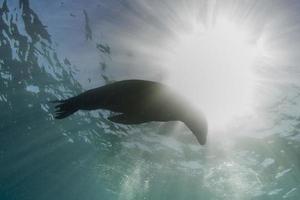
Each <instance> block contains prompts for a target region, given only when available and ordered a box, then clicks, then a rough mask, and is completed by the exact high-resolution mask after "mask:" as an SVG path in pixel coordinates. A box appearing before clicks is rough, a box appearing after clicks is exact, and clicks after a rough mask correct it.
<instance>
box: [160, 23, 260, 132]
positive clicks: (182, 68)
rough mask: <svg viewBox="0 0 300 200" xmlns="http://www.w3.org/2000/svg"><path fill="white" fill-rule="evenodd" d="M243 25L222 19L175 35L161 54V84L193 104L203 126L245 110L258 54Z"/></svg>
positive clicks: (213, 125) (217, 124) (214, 124)
mask: <svg viewBox="0 0 300 200" xmlns="http://www.w3.org/2000/svg"><path fill="white" fill-rule="evenodd" d="M248 39H249V35H247V32H246V31H245V30H244V29H241V28H239V27H238V26H236V25H235V24H234V23H231V22H230V21H227V20H219V21H217V22H216V23H215V25H214V26H212V27H210V28H203V26H199V27H197V26H195V27H194V29H193V30H192V31H190V32H184V33H180V34H179V37H178V38H177V39H176V40H174V41H173V42H172V44H171V45H169V48H170V52H171V53H170V54H169V55H168V56H167V57H166V58H165V61H166V63H165V67H166V70H167V72H168V75H169V76H168V78H167V83H169V85H172V86H174V89H176V90H178V91H179V92H180V93H181V94H182V95H184V96H186V97H187V98H188V99H190V100H191V102H192V103H194V104H195V105H197V107H198V108H200V109H201V110H202V111H203V112H204V114H205V115H206V117H207V120H208V123H209V129H210V130H212V129H213V130H214V129H221V128H224V127H225V126H227V125H228V124H229V123H231V122H232V121H233V119H235V117H237V116H242V115H244V114H245V113H247V112H248V111H249V110H251V101H252V99H253V92H254V83H255V76H254V73H253V72H252V71H253V70H252V67H253V64H254V61H255V58H256V57H257V56H258V55H257V54H258V53H257V52H258V51H257V48H256V44H254V43H251V42H249V40H248Z"/></svg>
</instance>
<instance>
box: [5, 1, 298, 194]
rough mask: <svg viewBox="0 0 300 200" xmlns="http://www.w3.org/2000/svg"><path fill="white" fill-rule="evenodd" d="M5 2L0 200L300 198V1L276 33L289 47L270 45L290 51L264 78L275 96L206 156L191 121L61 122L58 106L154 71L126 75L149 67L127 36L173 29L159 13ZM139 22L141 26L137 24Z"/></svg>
mask: <svg viewBox="0 0 300 200" xmlns="http://www.w3.org/2000/svg"><path fill="white" fill-rule="evenodd" d="M166 2H167V1H166ZM166 2H165V3H166ZM203 2H205V1H203ZM230 2H231V1H230ZM291 2H292V1H291ZM1 3H2V6H1V10H0V15H1V18H0V29H1V31H0V84H1V85H0V110H1V111H0V199H1V200H12V199H17V200H21V199H22V200H27V199H28V200H29V199H36V200H37V199H38V200H40V199H72V200H73V199H88V200H96V199H120V200H123V199H124V200H127V199H128V200H129V199H130V200H131V199H174V200H175V199H176V200H177V199H295V200H296V199H299V198H300V133H299V128H300V126H299V124H300V121H299V116H300V115H299V114H300V110H299V100H300V98H299V88H300V87H299V86H300V83H299V82H298V80H297V76H298V75H299V72H300V68H299V66H298V65H299V64H298V63H297V55H298V54H299V53H298V52H297V50H299V47H300V46H299V45H300V44H297V43H298V40H297V39H299V38H298V37H299V36H298V35H299V32H300V29H299V22H297V20H296V19H299V16H298V15H297V13H296V11H295V10H297V8H298V7H299V6H300V5H299V3H297V2H292V3H293V5H284V3H279V2H277V4H278V5H276V4H275V5H276V6H277V7H278V8H281V10H283V11H282V12H281V13H278V15H279V17H278V19H277V18H276V20H278V21H280V20H282V21H284V20H286V21H284V22H286V23H285V25H284V26H283V25H282V28H284V30H285V31H283V32H279V33H276V34H278V35H279V36H278V35H277V36H276V37H277V39H278V41H279V42H277V43H276V42H275V41H272V40H271V43H272V45H273V46H280V47H282V48H283V49H284V48H286V46H289V48H287V49H288V50H287V51H285V50H282V51H281V52H280V53H282V54H284V55H285V56H286V59H285V60H284V61H282V63H284V64H281V65H282V66H281V65H280V66H279V64H278V66H279V67H278V68H275V70H274V69H270V67H269V68H268V67H266V68H263V67H261V68H260V69H259V71H261V72H260V73H261V74H267V75H266V77H268V81H266V82H264V84H262V85H260V87H261V88H264V89H265V90H264V91H267V92H264V95H268V96H270V98H267V100H265V101H264V103H263V104H262V105H261V106H260V107H259V109H258V110H257V112H256V115H257V116H256V115H255V116H246V117H244V118H241V119H238V120H237V121H238V122H237V123H236V124H235V126H234V127H231V128H228V129H226V130H224V131H223V132H222V133H210V135H209V138H208V139H209V141H208V144H207V145H205V146H200V145H199V144H197V143H196V142H195V140H194V138H193V136H192V135H191V134H190V133H189V131H188V130H187V129H186V128H184V126H183V125H182V124H180V123H173V122H171V123H167V124H162V123H150V124H145V125H141V126H124V125H117V124H113V123H111V122H109V121H108V120H106V117H107V116H108V115H109V113H108V112H100V111H93V112H78V113H77V114H75V115H73V116H71V117H69V118H68V119H65V120H62V121H57V120H54V119H53V115H52V112H53V107H51V105H50V104H49V103H48V101H50V100H53V99H57V98H58V99H61V98H67V97H70V96H72V95H75V94H78V93H80V92H82V91H84V90H85V89H87V88H93V87H96V86H99V85H103V84H105V83H108V82H110V81H113V80H114V78H115V77H119V79H121V78H126V77H128V78H130V77H131V78H132V77H133V76H134V75H135V73H136V74H137V76H138V77H141V76H142V75H141V74H143V73H144V72H145V73H146V72H147V73H148V72H149V71H151V69H148V66H147V63H146V62H145V69H144V68H143V69H136V66H134V67H133V68H125V67H124V68H121V69H119V68H117V67H116V66H117V65H118V64H124V65H125V64H128V65H130V64H132V63H135V62H137V63H140V62H143V61H140V60H139V57H138V56H137V57H135V53H136V54H138V53H137V52H134V53H132V52H131V51H129V52H125V51H126V49H127V46H126V45H125V44H126V43H125V42H122V41H121V40H122V38H121V39H120V38H119V36H120V35H125V36H124V37H125V38H126V37H129V36H130V38H131V40H130V41H132V39H136V40H139V41H140V40H141V38H143V37H142V36H141V35H133V36H131V35H130V34H132V32H131V30H135V28H136V27H139V25H140V24H141V23H144V24H146V26H152V29H154V30H156V29H155V28H157V29H159V30H161V31H164V32H168V31H169V30H167V29H168V27H165V26H164V24H163V22H160V21H159V20H158V18H156V17H155V14H153V13H155V12H156V10H154V11H153V10H151V8H149V7H147V10H148V11H149V9H150V10H151V12H150V13H152V14H153V15H150V14H149V13H148V15H147V12H145V15H146V16H144V15H143V8H144V7H142V6H141V5H143V4H138V3H137V2H134V1H109V2H106V1H97V2H96V1H86V2H85V1H71V0H70V1H51V3H50V1H48V2H46V1H30V4H29V2H28V1H27V0H20V1H2V2H1ZM169 3H170V2H169ZM292 3H291V4H292ZM158 4H159V3H158V2H156V3H154V4H153V6H155V5H156V6H157V5H158ZM263 6H265V7H263V8H264V9H266V8H268V7H269V6H270V5H269V4H268V3H265V4H264V5H263ZM273 6H274V5H273ZM276 6H275V7H276ZM166 7H167V8H168V4H164V6H163V8H166ZM241 7H242V6H241ZM144 9H145V8H144ZM161 9H162V8H161ZM160 11H161V10H159V9H158V10H157V12H160ZM260 11H261V10H258V11H257V12H256V13H257V15H259V16H260V17H262V16H261V15H260V14H261V13H260ZM277 11H278V10H277ZM261 12H262V13H266V11H261ZM278 12H279V11H278ZM286 13H292V14H286ZM129 16H130V17H129ZM137 18H140V19H141V21H142V22H140V21H138V20H137V21H138V22H134V21H132V20H133V19H137ZM266 18H268V17H265V18H263V17H262V19H266ZM126 20H129V21H126ZM273 20H274V19H273ZM146 22H148V23H146ZM287 22H289V23H287ZM135 23H136V24H135ZM272 23H273V26H272V28H273V29H275V28H276V26H279V25H280V23H279V25H278V24H276V23H275V25H274V22H273V21H272ZM272 23H271V24H272ZM153 24H155V25H153ZM270 26H271V25H270ZM116 27H117V28H116ZM287 27H289V28H290V29H287ZM272 28H268V30H270V29H272ZM277 28H278V27H277ZM152 29H151V28H150V29H149V31H150V33H152V34H154V35H153V37H155V33H157V31H153V30H152ZM120 30H123V31H120ZM140 31H141V30H140ZM146 32H147V30H146ZM148 33H149V32H148ZM150 33H149V34H150ZM276 34H275V35H276ZM280 34H281V36H280ZM297 34H298V35H297ZM128 35H129V36H128ZM150 35H151V34H150ZM118 38H119V39H118ZM143 40H145V41H146V43H147V44H148V42H149V41H148V39H147V37H146V36H145V38H144V39H143ZM132 45H134V44H132ZM131 48H132V46H130V45H129V46H128V49H131ZM141 51H142V53H141V54H143V53H145V52H144V50H141ZM124 52H125V53H124ZM295 52H296V53H295ZM148 64H149V65H150V63H149V62H148ZM264 64H265V65H266V66H268V63H264ZM89 66H92V67H91V68H89ZM144 70H145V71H144ZM148 74H149V73H148ZM149 76H150V78H151V77H156V76H159V75H157V72H156V71H155V72H154V73H150V75H149ZM157 79H161V77H159V78H157ZM279 80H285V81H283V82H280V81H279ZM286 80H289V81H286ZM266 88H267V89H266ZM266 119H267V120H266Z"/></svg>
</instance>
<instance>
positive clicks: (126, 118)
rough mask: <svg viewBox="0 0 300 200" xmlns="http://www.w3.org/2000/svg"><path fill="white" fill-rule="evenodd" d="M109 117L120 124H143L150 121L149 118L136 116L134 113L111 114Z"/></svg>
mask: <svg viewBox="0 0 300 200" xmlns="http://www.w3.org/2000/svg"><path fill="white" fill-rule="evenodd" d="M107 119H108V120H110V121H112V122H115V123H119V124H141V123H145V122H148V120H146V119H144V118H142V117H139V116H134V115H126V114H119V115H114V116H110V117H108V118H107Z"/></svg>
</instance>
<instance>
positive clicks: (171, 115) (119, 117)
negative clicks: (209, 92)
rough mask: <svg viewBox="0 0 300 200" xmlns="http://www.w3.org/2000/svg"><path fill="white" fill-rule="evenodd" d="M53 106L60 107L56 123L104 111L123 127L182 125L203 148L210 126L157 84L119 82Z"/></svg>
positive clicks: (189, 107) (110, 118) (200, 114)
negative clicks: (79, 114) (158, 123)
mask: <svg viewBox="0 0 300 200" xmlns="http://www.w3.org/2000/svg"><path fill="white" fill-rule="evenodd" d="M53 102H54V103H58V105H56V106H55V108H56V116H55V118H56V119H63V118H65V117H67V116H69V115H71V114H73V113H74V112H76V111H77V110H95V109H105V110H110V111H113V112H116V113H118V114H116V115H113V116H111V117H108V119H109V120H110V121H112V122H115V123H121V124H141V123H146V122H151V121H161V122H166V121H182V122H183V123H185V125H186V126H187V127H188V128H189V129H190V130H191V131H192V132H193V134H194V135H195V136H196V138H197V140H198V141H199V143H200V144H201V145H204V144H205V143H206V137H207V122H206V119H205V117H204V116H203V114H202V113H201V112H199V111H197V109H195V108H194V107H192V106H191V105H190V104H189V103H187V101H186V100H184V99H183V98H182V97H180V96H179V95H178V94H176V93H174V92H173V91H172V90H171V89H170V88H169V87H168V86H166V85H164V84H161V83H158V82H153V81H146V80H124V81H118V82H114V83H111V84H108V85H105V86H102V87H98V88H95V89H91V90H88V91H86V92H83V93H81V94H79V95H78V96H74V97H71V98H69V99H66V100H56V101H53Z"/></svg>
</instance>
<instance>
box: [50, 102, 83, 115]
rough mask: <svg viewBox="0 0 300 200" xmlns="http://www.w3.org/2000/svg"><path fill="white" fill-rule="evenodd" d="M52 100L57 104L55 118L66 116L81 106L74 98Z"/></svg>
mask: <svg viewBox="0 0 300 200" xmlns="http://www.w3.org/2000/svg"><path fill="white" fill-rule="evenodd" d="M50 102H51V103H55V104H57V105H56V106H55V109H56V110H55V119H63V118H66V117H68V116H69V115H72V114H73V113H74V112H76V111H77V110H79V107H78V106H77V105H76V103H75V102H74V99H73V98H70V99H66V100H55V101H50Z"/></svg>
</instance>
